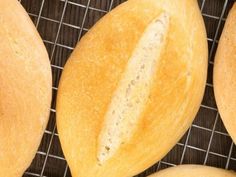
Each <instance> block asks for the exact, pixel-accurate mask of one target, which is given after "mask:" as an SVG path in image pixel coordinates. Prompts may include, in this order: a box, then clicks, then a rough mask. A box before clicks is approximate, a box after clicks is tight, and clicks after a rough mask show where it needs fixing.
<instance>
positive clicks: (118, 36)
mask: <svg viewBox="0 0 236 177" xmlns="http://www.w3.org/2000/svg"><path fill="white" fill-rule="evenodd" d="M207 55H208V51H207V40H206V32H205V28H204V23H203V19H202V17H201V13H200V10H199V8H198V4H197V1H196V0H158V1H157V0H129V1H127V2H126V3H124V4H122V5H120V6H119V7H117V8H116V9H115V10H113V11H112V12H111V13H109V14H108V15H106V16H105V17H104V18H102V19H101V20H100V21H99V22H98V23H97V24H96V25H95V26H94V27H93V28H92V29H91V30H90V31H89V32H88V33H87V34H86V35H85V36H84V37H83V39H82V40H81V41H80V43H79V44H78V46H77V47H76V49H75V51H74V52H73V54H72V56H71V57H70V59H69V61H68V62H67V64H66V66H65V68H64V71H63V74H62V78H61V81H60V86H59V90H58V99H57V126H58V132H59V138H60V141H61V144H62V148H63V152H64V154H65V157H66V159H67V161H68V163H69V167H70V169H71V172H72V176H73V177H85V176H86V177H108V176H111V177H129V176H133V175H135V174H137V173H139V172H141V171H143V170H145V169H146V168H148V167H149V166H151V165H152V164H154V163H155V162H157V161H158V160H160V159H161V158H162V157H163V156H164V155H165V154H166V153H167V152H168V151H169V150H170V149H171V148H172V147H173V146H174V145H175V144H176V143H177V141H178V140H179V139H180V138H181V137H182V135H183V134H184V133H185V131H186V130H187V129H188V128H189V126H190V124H191V123H192V121H193V119H194V116H195V115H196V113H197V111H198V109H199V106H200V103H201V100H202V97H203V93H204V88H205V82H206V75H207Z"/></svg>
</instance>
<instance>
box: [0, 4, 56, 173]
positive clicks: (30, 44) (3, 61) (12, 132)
mask: <svg viewBox="0 0 236 177" xmlns="http://www.w3.org/2000/svg"><path fill="white" fill-rule="evenodd" d="M0 39H1V40H0V176H1V177H21V176H22V175H23V173H24V171H25V170H26V168H27V167H28V166H29V165H30V163H31V161H32V159H33V158H34V156H35V154H36V151H37V149H38V146H39V143H40V140H41V138H42V135H43V132H44V129H45V127H46V125H47V122H48V117H49V111H50V102H51V87H52V86H51V85H52V78H51V69H50V63H49V59H48V55H47V51H46V49H45V47H44V45H43V42H42V40H41V39H40V36H39V35H38V33H37V31H36V29H35V27H34V25H33V23H32V22H31V19H30V18H29V16H28V15H27V13H26V12H25V10H24V9H23V7H22V6H21V5H20V3H19V2H18V1H17V0H7V1H6V0H0Z"/></svg>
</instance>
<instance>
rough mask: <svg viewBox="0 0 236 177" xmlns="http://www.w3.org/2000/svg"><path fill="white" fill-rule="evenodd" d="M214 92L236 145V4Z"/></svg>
mask: <svg viewBox="0 0 236 177" xmlns="http://www.w3.org/2000/svg"><path fill="white" fill-rule="evenodd" d="M214 91H215V97H216V103H217V106H218V109H219V113H220V115H221V118H222V120H223V122H224V125H225V127H226V129H227V131H228V132H229V134H230V136H231V137H232V139H233V141H234V143H236V3H235V4H234V6H233V8H232V10H231V12H230V13H229V16H228V18H227V20H226V23H225V27H224V30H223V33H222V35H221V38H220V42H219V45H218V49H217V52H216V57H215V65H214Z"/></svg>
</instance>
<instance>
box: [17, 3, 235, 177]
mask: <svg viewBox="0 0 236 177" xmlns="http://www.w3.org/2000/svg"><path fill="white" fill-rule="evenodd" d="M19 1H20V2H21V4H22V5H23V6H24V7H25V9H26V10H27V12H28V14H29V15H30V17H31V19H32V21H33V22H34V24H35V26H36V28H37V29H38V31H39V33H40V35H41V36H42V38H43V41H44V43H45V46H46V48H47V50H48V53H49V56H50V60H51V67H52V72H53V101H52V106H51V114H50V120H49V123H48V127H47V129H46V131H45V133H44V136H43V139H42V142H41V145H40V147H39V149H38V152H37V154H36V157H35V158H34V160H33V162H32V164H31V166H30V167H29V168H28V170H27V171H26V172H25V174H24V177H32V176H36V177H70V176H71V174H70V170H69V168H68V165H67V163H66V160H65V158H64V156H63V153H62V150H61V146H60V143H59V139H58V134H57V130H56V123H55V121H56V120H55V113H56V110H55V100H56V93H57V88H58V82H59V78H60V75H61V72H62V70H63V66H64V64H65V63H66V60H67V59H68V57H69V55H70V54H71V52H72V51H73V49H74V47H75V45H76V43H77V41H78V40H80V39H81V37H82V36H83V35H84V34H85V33H86V32H87V31H88V30H89V29H90V28H91V27H92V25H93V24H94V23H95V22H96V21H97V20H99V19H100V18H101V17H102V16H104V15H105V14H106V13H108V12H109V11H110V10H111V9H113V8H114V7H116V6H117V5H119V4H120V3H122V2H124V1H125V0H100V1H96V0H19ZM234 2H235V0H198V3H199V6H200V9H201V12H202V15H203V18H204V21H205V24H206V28H207V35H208V44H209V67H208V68H209V70H208V74H209V75H208V79H207V85H206V91H205V96H204V99H203V101H202V104H201V108H200V110H199V112H198V114H197V116H196V119H195V121H194V123H193V124H192V126H191V127H190V129H189V130H188V131H187V133H186V134H185V135H184V137H183V138H182V139H181V140H180V141H179V143H178V144H177V145H176V146H175V147H174V148H173V149H172V150H171V151H170V152H169V153H168V154H167V155H166V157H164V158H163V159H162V160H161V161H160V162H157V163H156V164H155V165H153V166H152V167H151V168H149V169H147V170H146V171H145V172H143V173H142V174H140V175H137V177H145V176H147V175H149V174H151V173H153V172H155V171H158V170H160V169H163V168H167V167H169V166H175V165H178V164H185V163H193V164H204V165H210V166H216V167H221V168H225V169H232V170H236V146H235V145H234V144H233V142H232V140H231V138H230V136H229V135H228V134H227V131H226V130H225V128H224V126H223V124H222V121H221V119H220V115H219V114H218V111H217V107H216V103H215V100H214V94H213V85H212V71H213V66H214V55H215V51H216V48H217V44H218V40H219V37H220V34H221V32H222V29H223V26H224V23H225V19H226V17H227V14H228V11H229V9H230V8H231V7H232V5H233V3H234Z"/></svg>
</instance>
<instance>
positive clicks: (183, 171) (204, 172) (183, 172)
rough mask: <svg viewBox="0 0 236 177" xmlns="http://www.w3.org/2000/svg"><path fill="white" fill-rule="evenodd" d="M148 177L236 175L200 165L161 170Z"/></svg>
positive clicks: (231, 176)
mask: <svg viewBox="0 0 236 177" xmlns="http://www.w3.org/2000/svg"><path fill="white" fill-rule="evenodd" d="M150 177H236V173H234V172H232V171H227V170H223V169H219V168H214V167H207V166H202V165H180V166H177V167H172V168H168V169H165V170H161V171H160V172H157V173H156V174H153V175H151V176H150Z"/></svg>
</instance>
